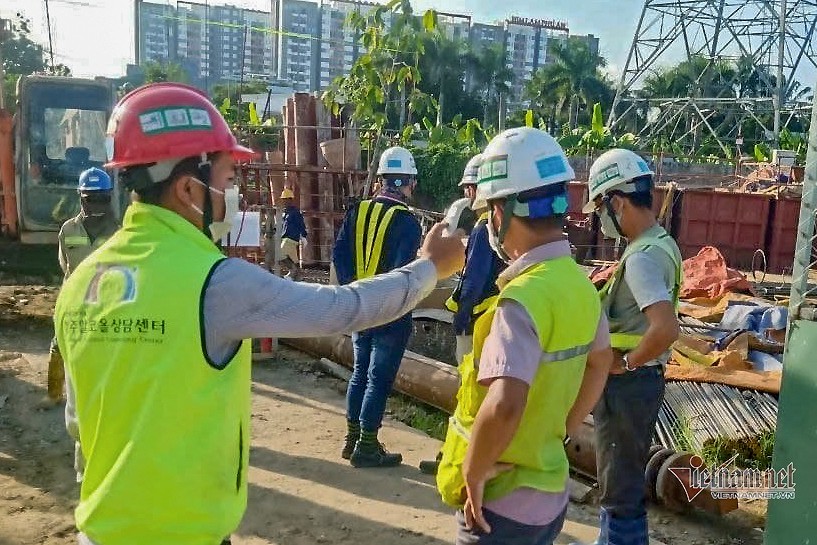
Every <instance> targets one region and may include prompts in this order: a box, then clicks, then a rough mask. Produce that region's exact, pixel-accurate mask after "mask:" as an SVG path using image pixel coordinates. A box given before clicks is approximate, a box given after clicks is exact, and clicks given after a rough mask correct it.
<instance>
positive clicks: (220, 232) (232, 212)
mask: <svg viewBox="0 0 817 545" xmlns="http://www.w3.org/2000/svg"><path fill="white" fill-rule="evenodd" d="M193 180H194V181H195V182H196V183H199V184H201V185H203V186H204V187H206V188H207V189H209V190H210V191H212V192H213V193H217V194H219V195H224V218H223V219H222V220H221V221H213V222H212V223H210V225H209V228H210V237H211V238H212V239H213V242H218V241H219V240H221V239H222V238H224V237H225V236H227V235H228V234H229V233H230V231H231V230H232V228H233V219H234V218H235V216H236V214H238V200H239V194H238V186H237V185H233V186H232V187H228V188H227V189H225V190H224V191H221V190H220V189H215V188H213V187H209V186H208V185H207V184H205V183H204V182H202V181H201V180H198V179H196V178H193ZM190 206H191V207H192V208H193V210H195V211H196V212H198V213H199V214H201V215H202V216H204V212H203V211H202V210H201V209H199V207H198V206H196V205H195V204H191V205H190Z"/></svg>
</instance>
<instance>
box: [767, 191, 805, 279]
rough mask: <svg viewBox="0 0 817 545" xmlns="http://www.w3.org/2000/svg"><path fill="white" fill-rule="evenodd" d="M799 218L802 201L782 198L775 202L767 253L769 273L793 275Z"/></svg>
mask: <svg viewBox="0 0 817 545" xmlns="http://www.w3.org/2000/svg"><path fill="white" fill-rule="evenodd" d="M799 218H800V199H791V198H783V197H781V198H778V199H777V200H775V201H774V202H773V204H772V213H771V220H770V221H769V244H768V246H767V248H768V250H767V251H766V260H767V268H766V270H767V272H770V273H772V274H784V273H787V274H791V269H792V263H793V262H794V247H795V245H796V243H797V224H798V222H799Z"/></svg>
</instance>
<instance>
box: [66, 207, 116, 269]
mask: <svg viewBox="0 0 817 545" xmlns="http://www.w3.org/2000/svg"><path fill="white" fill-rule="evenodd" d="M112 227H114V225H112ZM115 230H116V229H114V231H115ZM114 231H111V232H110V233H103V234H102V235H100V236H98V237H96V238H95V239H94V241H93V242H91V237H89V236H88V232H87V231H86V230H85V226H84V225H83V224H82V217H81V216H75V217H73V218H71V219H69V220H68V221H66V222H65V223H63V224H62V228H60V232H59V235H58V237H57V242H58V244H59V252H60V266H61V267H62V268H63V272H64V273H65V278H68V277H69V276H71V273H72V272H74V269H76V268H77V266H79V264H80V263H81V262H82V260H84V259H85V258H86V257H88V256H89V255H91V254H92V253H93V252H94V250H96V249H97V248H99V247H100V246H102V245H103V244H104V243H105V241H106V240H108V238H110V236H111V235H112V234H113V232H114Z"/></svg>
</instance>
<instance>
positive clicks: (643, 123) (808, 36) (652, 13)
mask: <svg viewBox="0 0 817 545" xmlns="http://www.w3.org/2000/svg"><path fill="white" fill-rule="evenodd" d="M816 25H817V1H814V0H812V1H807V0H788V1H787V0H782V1H780V0H777V1H774V0H647V1H645V2H644V8H643V10H642V12H641V17H640V19H639V22H638V27H637V28H636V32H635V36H634V37H633V42H632V46H631V47H630V52H629V55H628V58H627V63H626V65H625V67H624V71H623V73H622V75H621V79H620V81H619V85H618V89H617V92H616V98H615V101H614V103H613V109H612V111H611V113H610V117H609V119H608V126H610V127H617V128H619V129H627V130H630V131H633V132H636V133H637V134H639V136H642V137H658V136H663V137H664V138H665V139H666V140H669V141H672V142H676V143H678V144H680V145H681V146H682V147H684V148H685V149H687V150H689V149H692V148H694V147H696V146H697V145H699V144H700V143H701V142H702V141H704V140H705V139H709V141H710V142H713V141H714V142H716V143H717V146H718V147H720V148H721V149H722V150H723V151H724V152H726V150H727V149H732V146H733V145H734V144H735V142H736V141H737V142H738V143H740V141H741V139H742V138H743V137H744V136H746V137H747V140H749V141H751V140H753V139H755V140H760V141H763V140H766V141H774V142H777V141H778V136H779V135H780V131H781V129H782V128H784V127H787V126H788V125H789V123H791V122H792V120H794V119H802V118H803V116H804V114H805V118H808V112H809V111H810V108H811V103H810V98H809V97H805V96H797V91H802V90H803V88H804V87H805V86H807V85H812V84H813V82H811V81H808V82H798V81H797V80H796V75H797V73H798V70H799V69H800V68H801V67H802V68H811V69H814V68H817V56H815V51H814V45H813V43H812V37H813V35H814V30H815V26H816ZM684 60H686V61H688V63H687V64H688V66H689V67H694V68H695V69H696V70H693V72H694V73H693V74H692V75H691V78H690V80H689V81H690V83H689V84H688V85H687V88H686V89H685V92H686V96H681V97H679V96H647V94H646V93H644V92H643V90H642V89H641V86H642V85H643V84H644V82H645V80H647V79H648V78H650V77H652V78H655V77H656V76H657V75H659V74H660V71H661V69H662V67H666V66H668V65H675V64H677V63H678V62H679V61H684ZM727 65H728V66H731V67H733V68H734V69H733V70H728V69H727V70H724V69H723V68H722V67H723V66H727ZM738 66H740V67H741V69H737V67H738ZM747 77H748V78H749V79H751V81H752V85H751V90H748V89H747V88H746V86H745V85H742V84H741V82H744V83H745V82H746V78H747ZM741 78H743V79H741ZM713 81H714V85H713ZM675 94H676V95H677V94H678V93H677V92H676V93H675ZM801 94H802V93H801ZM747 121H751V122H752V123H751V125H752V126H753V127H755V128H756V132H757V133H759V134H758V135H744V134H742V132H741V131H742V127H743V126H744V124H745V123H746V122H747Z"/></svg>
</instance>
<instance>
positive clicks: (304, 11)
mask: <svg viewBox="0 0 817 545" xmlns="http://www.w3.org/2000/svg"><path fill="white" fill-rule="evenodd" d="M276 7H277V11H278V15H277V20H278V28H277V29H276V31H277V34H278V48H277V49H278V59H277V67H278V70H277V72H278V78H279V79H280V80H282V81H289V82H291V83H292V86H293V88H294V89H295V90H296V91H312V90H315V89H317V88H318V65H319V62H318V59H319V51H320V47H319V41H320V39H319V37H320V28H321V27H320V6H319V5H318V4H316V3H314V2H309V1H307V0H277V6H276Z"/></svg>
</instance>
